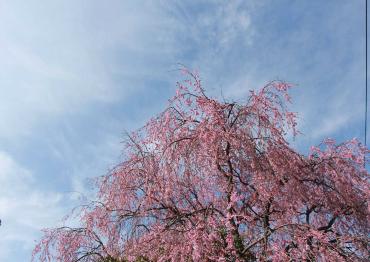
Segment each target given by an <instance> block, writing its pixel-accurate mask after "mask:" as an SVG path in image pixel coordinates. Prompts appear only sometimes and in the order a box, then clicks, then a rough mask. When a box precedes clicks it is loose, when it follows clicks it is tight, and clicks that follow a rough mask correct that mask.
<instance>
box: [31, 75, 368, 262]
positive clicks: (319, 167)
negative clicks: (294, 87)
mask: <svg viewBox="0 0 370 262" xmlns="http://www.w3.org/2000/svg"><path fill="white" fill-rule="evenodd" d="M187 73H188V74H187V76H188V77H189V78H188V79H187V80H186V81H184V82H181V83H178V85H179V88H178V92H177V94H176V96H175V97H174V98H173V99H172V100H171V101H170V105H169V106H168V108H167V109H166V110H165V111H164V112H163V113H162V114H160V115H159V116H158V117H155V118H153V119H152V120H151V121H150V122H148V123H147V124H146V125H145V126H144V127H143V128H142V129H140V130H138V131H137V132H134V133H133V134H132V135H129V136H128V139H127V148H126V152H127V154H126V158H125V159H124V160H123V161H122V163H121V164H119V165H118V166H117V167H116V168H115V169H114V170H113V171H112V172H110V173H109V174H107V175H105V176H103V177H102V178H101V179H99V180H98V182H97V185H98V187H99V194H98V196H97V201H94V202H92V203H91V204H90V205H88V206H85V207H84V208H83V209H82V210H81V215H80V220H81V221H80V222H81V225H80V227H79V228H68V227H63V228H57V229H49V230H46V231H45V235H44V238H43V239H42V240H41V241H40V243H39V245H38V246H37V247H36V248H35V251H34V255H33V258H34V260H40V261H65V262H72V261H100V262H103V261H106V262H108V261H111V262H113V261H115V262H119V261H121V262H122V261H194V262H196V261H225V262H226V261H235V262H237V261H365V260H366V259H367V258H369V255H370V254H369V251H368V250H369V222H368V221H369V193H370V191H369V173H368V172H367V170H366V169H365V168H364V161H365V159H364V156H365V155H366V154H367V153H368V150H367V149H366V148H365V147H363V146H362V145H361V144H360V143H359V142H358V141H356V140H352V141H349V142H346V143H342V144H340V145H336V144H335V142H334V141H333V140H330V139H328V140H326V141H324V142H323V144H322V145H320V146H318V147H313V148H312V151H311V154H310V155H309V156H304V155H302V154H300V153H298V152H297V151H295V150H294V149H292V148H291V147H290V146H289V144H288V142H287V141H286V139H285V135H286V133H287V132H292V133H293V134H294V135H295V134H296V133H297V131H296V121H295V118H296V114H295V113H293V112H290V111H288V110H287V108H286V106H285V104H286V102H289V100H290V97H289V95H288V90H289V88H290V85H288V84H286V83H282V82H271V83H269V84H268V85H266V86H265V87H264V88H262V89H261V90H259V91H258V92H251V93H250V97H249V99H248V100H247V102H246V103H243V104H241V103H234V102H219V101H217V100H215V99H212V98H209V97H207V96H206V95H205V93H204V90H203V89H202V87H201V82H200V79H199V77H198V76H197V75H196V74H193V73H191V72H187Z"/></svg>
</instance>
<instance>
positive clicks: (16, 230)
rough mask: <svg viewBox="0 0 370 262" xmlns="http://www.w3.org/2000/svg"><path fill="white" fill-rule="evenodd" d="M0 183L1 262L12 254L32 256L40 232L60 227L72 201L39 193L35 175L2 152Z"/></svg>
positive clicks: (56, 195) (51, 193)
mask: <svg viewBox="0 0 370 262" xmlns="http://www.w3.org/2000/svg"><path fill="white" fill-rule="evenodd" d="M0 184H1V191H0V218H1V220H2V225H1V227H0V235H1V238H0V246H1V249H0V260H1V261H9V258H10V257H9V255H10V254H12V255H13V256H14V255H15V254H22V253H23V254H24V253H26V255H28V256H30V253H29V252H30V250H32V248H33V246H34V244H35V242H34V240H35V239H37V238H38V237H39V236H40V230H41V229H42V228H45V227H51V226H56V225H58V224H60V221H61V220H60V219H61V218H62V216H63V215H65V214H66V211H67V210H68V208H67V207H68V206H69V205H68V204H66V202H67V203H68V201H70V200H69V199H70V198H69V197H68V196H66V195H62V194H60V193H54V192H41V191H40V190H38V189H37V181H35V180H34V176H33V174H32V173H31V172H30V171H29V170H27V169H24V168H23V167H21V166H19V165H18V164H17V163H16V162H15V160H14V159H13V158H12V157H11V156H10V155H9V154H7V153H6V152H1V151H0ZM27 253H28V254H27Z"/></svg>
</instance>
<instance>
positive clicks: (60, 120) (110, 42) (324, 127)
mask: <svg viewBox="0 0 370 262" xmlns="http://www.w3.org/2000/svg"><path fill="white" fill-rule="evenodd" d="M184 2H185V1H133V0H132V1H130V0H128V1H118V0H117V1H92V0H90V1H87V0H86V1H82V0H81V1H66V0H63V1H62V0H60V1H35V0H29V1H18V0H4V1H1V2H0V217H1V219H2V221H3V225H2V226H1V227H0V235H1V238H0V261H28V260H29V258H30V253H31V250H32V247H33V245H34V243H35V242H34V241H35V240H36V239H38V238H39V237H40V236H41V234H40V229H41V228H44V227H53V226H58V225H60V220H61V218H62V217H63V216H64V215H65V214H66V213H67V212H68V211H69V210H70V209H71V208H72V207H73V206H75V205H77V204H78V203H79V202H78V195H79V194H78V193H73V192H82V193H86V194H88V192H91V191H89V185H88V183H86V179H87V178H92V177H95V176H99V175H104V174H105V173H106V172H107V171H108V170H109V168H111V167H113V166H114V165H115V164H117V163H118V162H119V160H120V157H121V156H122V151H121V149H122V144H121V141H122V140H123V139H124V131H126V130H128V131H130V130H134V129H136V128H138V127H140V126H142V125H143V124H144V123H145V122H146V121H147V120H148V119H149V118H150V117H151V116H153V115H155V114H157V113H159V112H160V111H161V110H163V109H164V108H165V106H166V104H167V100H168V98H170V97H171V96H172V95H173V94H174V92H175V89H176V86H175V83H176V81H177V80H180V79H181V76H180V75H179V74H178V72H177V71H176V70H175V69H176V68H178V63H181V64H184V65H186V66H187V67H189V68H193V69H197V70H199V72H200V73H201V77H202V79H203V83H204V87H205V88H206V90H207V93H208V94H211V95H213V96H216V97H222V96H223V97H225V98H227V99H235V100H237V101H243V100H245V99H246V97H247V94H248V91H249V90H250V89H257V88H259V87H261V86H262V85H263V84H264V83H266V82H268V81H270V80H274V79H281V80H286V81H288V82H291V83H294V84H296V85H297V86H298V87H297V88H295V89H294V90H293V98H294V100H293V101H294V105H293V106H292V108H293V110H294V111H297V112H299V115H300V119H299V129H300V130H301V131H302V132H303V135H301V136H299V137H298V138H297V139H296V140H295V141H294V143H293V146H294V147H295V148H297V149H298V150H300V151H301V152H307V148H308V147H309V146H310V145H315V144H318V143H319V142H320V141H321V140H322V139H323V138H325V137H333V138H336V139H338V140H339V141H342V140H346V139H350V138H353V137H357V138H360V139H363V136H364V133H363V120H364V113H363V112H364V94H365V91H364V86H365V79H364V66H365V62H364V58H365V51H364V45H365V36H364V29H365V26H364V8H365V4H364V3H365V1H360V0H354V1H346V0H339V1H338V0H327V1H320V0H314V1H312V0H300V1H298V0H296V1H293V0H290V1H288V0H279V1H272V0H270V1H268V0H258V1H257V0H256V1H253V0H252V1H186V3H184Z"/></svg>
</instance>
